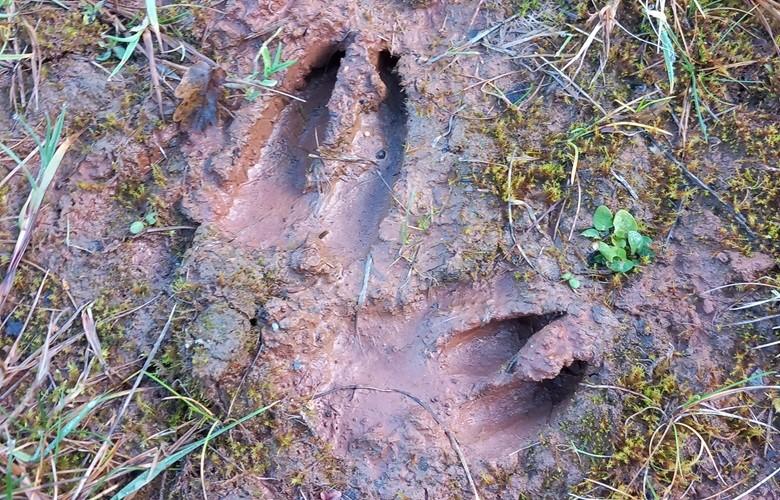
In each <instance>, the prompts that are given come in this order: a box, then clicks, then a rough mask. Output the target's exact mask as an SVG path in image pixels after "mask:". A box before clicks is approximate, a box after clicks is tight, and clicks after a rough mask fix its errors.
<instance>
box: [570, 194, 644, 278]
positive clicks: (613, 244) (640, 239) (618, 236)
mask: <svg viewBox="0 0 780 500" xmlns="http://www.w3.org/2000/svg"><path fill="white" fill-rule="evenodd" d="M582 236H585V237H586V238H590V239H592V240H594V250H595V251H596V252H597V253H596V255H595V256H594V258H593V261H594V262H595V263H596V264H600V265H603V266H606V267H608V268H609V269H611V270H613V271H615V272H616V273H627V272H628V271H630V270H632V269H633V268H634V267H636V266H637V265H639V264H640V263H641V262H643V261H649V259H652V258H653V257H654V256H655V254H654V253H653V251H652V249H651V248H650V245H651V244H652V242H653V240H652V239H650V237H648V236H645V235H643V234H642V233H640V232H639V224H637V222H636V219H634V216H633V215H631V214H630V213H628V211H626V210H622V209H621V210H618V211H617V212H616V213H615V215H614V216H613V215H612V211H611V210H610V209H609V208H607V207H605V206H604V205H601V206H599V207H598V208H597V209H596V211H595V212H593V227H591V228H589V229H586V230H585V231H583V232H582Z"/></svg>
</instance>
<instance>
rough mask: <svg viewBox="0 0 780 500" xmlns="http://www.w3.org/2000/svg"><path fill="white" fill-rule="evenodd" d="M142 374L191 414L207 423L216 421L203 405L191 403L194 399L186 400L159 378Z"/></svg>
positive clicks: (147, 373)
mask: <svg viewBox="0 0 780 500" xmlns="http://www.w3.org/2000/svg"><path fill="white" fill-rule="evenodd" d="M144 374H145V375H146V376H147V377H149V378H150V379H152V380H154V381H155V382H157V383H158V384H160V385H161V386H163V387H164V388H165V389H166V390H167V391H168V392H170V393H171V394H173V395H174V397H175V398H176V399H178V400H180V401H182V402H183V403H184V404H186V405H187V406H188V407H189V408H190V409H191V410H192V411H193V412H195V413H197V414H198V415H200V416H201V417H203V418H205V419H206V420H209V421H212V422H214V421H216V418H214V415H213V414H212V413H211V412H209V410H208V408H206V406H205V405H203V403H200V402H199V401H196V402H197V404H195V403H194V402H193V401H195V400H194V399H192V398H188V397H186V396H183V395H181V394H179V393H178V392H177V391H176V390H175V389H174V388H173V387H171V386H169V385H168V384H166V383H165V382H164V381H163V380H161V379H160V378H158V377H157V376H155V375H154V374H152V373H149V372H144ZM198 405H200V406H198Z"/></svg>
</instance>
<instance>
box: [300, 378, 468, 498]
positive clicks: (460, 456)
mask: <svg viewBox="0 0 780 500" xmlns="http://www.w3.org/2000/svg"><path fill="white" fill-rule="evenodd" d="M356 390H364V391H375V392H388V393H390V392H394V393H397V394H401V395H402V396H406V397H407V398H409V399H411V400H412V401H414V402H415V403H417V404H418V405H419V406H420V407H422V409H423V410H425V411H426V412H428V415H430V416H431V418H432V419H433V421H434V422H436V424H437V425H438V426H439V427H441V429H442V431H444V434H445V435H446V436H447V439H449V441H450V446H452V449H453V451H455V454H456V455H457V456H458V460H460V465H461V466H462V467H463V471H464V472H465V473H466V479H467V480H468V483H469V487H470V488H471V493H472V494H473V495H474V498H475V499H476V500H480V497H479V491H477V485H476V483H474V478H473V477H471V472H470V471H469V465H468V462H466V457H465V455H464V454H463V451H462V450H461V449H460V445H459V444H458V440H457V439H456V438H455V435H454V434H452V433H451V432H450V431H449V429H447V428H446V427H445V426H444V424H443V423H442V421H441V420H440V419H439V417H437V416H436V413H434V412H433V410H432V409H431V408H430V407H429V406H428V405H427V404H425V403H423V402H422V401H421V400H420V399H419V398H417V397H416V396H414V395H412V394H410V393H408V392H406V391H403V390H401V389H381V388H378V387H371V386H366V385H347V386H341V387H334V388H332V389H328V390H327V391H324V392H320V393H318V394H315V395H314V396H313V397H312V399H320V398H322V397H325V396H327V395H328V394H332V393H334V392H337V391H356Z"/></svg>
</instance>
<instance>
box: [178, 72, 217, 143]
mask: <svg viewBox="0 0 780 500" xmlns="http://www.w3.org/2000/svg"><path fill="white" fill-rule="evenodd" d="M225 76H226V75H225V70H223V69H222V68H220V67H211V66H209V64H208V63H206V62H198V63H195V64H193V65H192V66H190V67H189V68H188V69H187V71H186V72H185V73H184V76H183V77H182V79H181V83H179V85H178V86H177V87H176V90H175V91H174V95H175V96H176V97H178V98H179V99H181V102H180V103H179V106H178V107H177V108H176V112H175V113H174V114H173V121H175V122H180V123H182V124H184V125H187V126H189V127H190V128H192V129H194V130H197V131H202V130H203V129H205V128H206V127H208V126H209V125H215V124H216V123H217V110H218V104H219V97H220V94H221V93H222V85H223V83H224V81H225Z"/></svg>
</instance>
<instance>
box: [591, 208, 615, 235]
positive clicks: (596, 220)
mask: <svg viewBox="0 0 780 500" xmlns="http://www.w3.org/2000/svg"><path fill="white" fill-rule="evenodd" d="M593 227H595V228H596V229H598V230H599V231H606V230H608V229H609V228H611V227H612V210H610V209H609V208H607V207H605V206H604V205H600V206H599V207H598V208H597V209H596V211H595V212H593Z"/></svg>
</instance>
